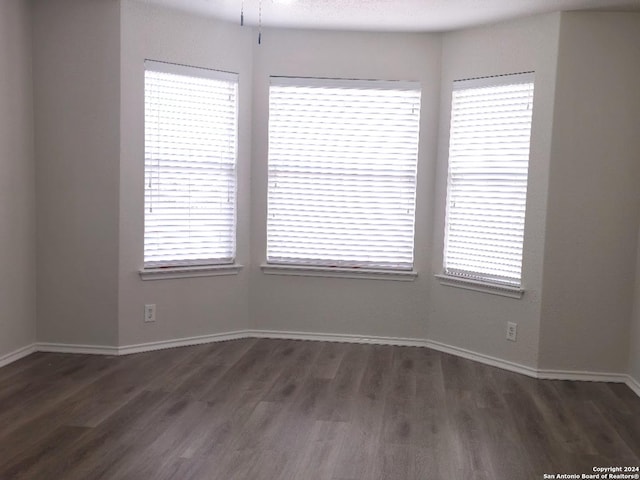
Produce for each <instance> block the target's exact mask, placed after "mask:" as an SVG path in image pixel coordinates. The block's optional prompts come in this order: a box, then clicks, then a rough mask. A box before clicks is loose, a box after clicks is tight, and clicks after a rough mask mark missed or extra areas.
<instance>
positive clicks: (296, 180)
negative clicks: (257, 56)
mask: <svg viewBox="0 0 640 480" xmlns="http://www.w3.org/2000/svg"><path fill="white" fill-rule="evenodd" d="M419 123H420V85H419V84H418V83H407V82H386V81H361V80H328V79H303V78H281V77H273V78H272V79H271V88H270V92H269V167H268V170H269V187H268V189H269V192H268V221H267V261H268V262H269V263H281V264H296V265H316V266H343V267H344V266H347V267H372V268H386V269H411V268H412V266H413V238H414V218H415V189H416V166H417V157H418V133H419Z"/></svg>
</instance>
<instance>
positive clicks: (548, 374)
mask: <svg viewBox="0 0 640 480" xmlns="http://www.w3.org/2000/svg"><path fill="white" fill-rule="evenodd" d="M242 338H273V339H283V340H311V341H324V342H345V343H362V344H370V345H397V346H405V347H427V348H431V349H433V350H437V351H440V352H443V353H448V354H451V355H456V356H458V357H461V358H465V359H467V360H472V361H475V362H479V363H483V364H485V365H489V366H492V367H497V368H501V369H503V370H508V371H510V372H515V373H519V374H522V375H527V376H529V377H533V378H538V379H541V380H572V381H590V382H612V383H625V384H626V385H627V386H628V387H629V388H630V389H631V390H632V391H633V392H634V393H636V394H637V395H638V396H640V382H638V381H637V380H635V379H634V378H632V377H631V376H630V375H627V374H623V373H607V372H580V371H570V370H548V369H536V368H533V367H529V366H527V365H522V364H519V363H516V362H511V361H509V360H503V359H500V358H497V357H492V356H490V355H485V354H483V353H478V352H474V351H472V350H467V349H465V348H460V347H454V346H452V345H447V344H445V343H441V342H436V341H432V340H427V339H418V338H404V337H381V336H371V335H354V334H330V333H312V332H295V331H285V330H251V329H250V330H237V331H234V332H226V333H215V334H211V335H200V336H196V337H187V338H179V339H175V340H161V341H156V342H148V343H139V344H135V345H125V346H122V347H113V346H102V345H75V344H62V343H35V344H32V345H27V346H25V347H22V348H20V349H18V350H16V351H14V352H11V353H8V354H6V355H3V356H1V357H0V367H3V366H5V365H8V364H9V363H12V362H15V361H16V360H19V359H20V358H23V357H26V356H27V355H30V354H31V353H34V352H55V353H81V354H92V355H130V354H134V353H142V352H150V351H154V350H162V349H166V348H176V347H185V346H189V345H201V344H205V343H214V342H224V341H228V340H238V339H242Z"/></svg>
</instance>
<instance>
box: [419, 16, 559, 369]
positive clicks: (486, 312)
mask: <svg viewBox="0 0 640 480" xmlns="http://www.w3.org/2000/svg"><path fill="white" fill-rule="evenodd" d="M558 30H559V14H553V15H546V16H537V17H533V18H529V19H523V20H518V21H512V22H506V23H500V24H496V25H490V26H487V27H482V28H476V29H470V30H465V31H460V32H452V33H448V34H445V35H444V39H443V49H442V95H441V103H440V112H441V115H440V126H441V127H440V128H441V129H440V135H439V138H438V145H439V151H438V171H437V174H436V184H437V189H436V196H435V202H434V204H435V207H436V214H435V235H434V240H433V242H432V244H433V250H432V255H431V267H432V271H433V272H437V273H439V272H441V271H442V252H443V243H444V218H445V210H446V205H445V204H446V184H447V162H448V155H449V123H450V116H451V90H452V83H453V81H454V80H461V79H466V78H475V77H483V76H491V75H501V74H509V73H519V72H528V71H534V72H535V91H534V98H535V101H534V110H533V124H532V132H531V154H530V160H529V182H528V187H527V211H526V221H525V238H524V252H523V269H522V284H523V287H524V289H525V294H524V296H523V298H522V299H513V298H507V297H500V296H495V295H489V294H487V293H478V292H474V291H470V290H463V289H459V288H452V287H447V286H442V285H440V283H439V282H438V281H437V280H436V279H434V278H433V277H431V278H430V280H431V283H432V294H431V303H430V305H429V332H428V334H429V338H430V339H431V340H434V341H437V342H442V343H444V344H447V345H454V346H457V347H460V348H465V349H468V350H471V351H474V352H478V353H482V354H485V355H490V356H495V357H498V358H501V359H504V360H508V361H512V362H516V363H519V364H523V365H528V366H532V367H535V366H536V364H537V361H538V359H537V353H538V331H539V319H540V292H541V290H542V257H543V252H544V224H545V214H546V209H547V203H546V192H547V180H548V171H549V156H550V145H551V131H552V115H553V101H554V86H555V75H556V51H557V45H558ZM508 321H512V322H516V323H517V324H518V341H517V342H515V343H514V342H510V341H507V340H506V338H505V334H506V326H507V322H508Z"/></svg>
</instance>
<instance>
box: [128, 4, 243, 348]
mask: <svg viewBox="0 0 640 480" xmlns="http://www.w3.org/2000/svg"><path fill="white" fill-rule="evenodd" d="M251 34H252V30H251V29H250V28H241V27H239V26H237V25H233V24H230V23H221V22H218V21H215V20H212V19H206V18H203V17H197V16H190V15H187V14H183V13H180V12H177V11H172V10H167V9H159V8H153V7H150V6H148V5H145V4H142V3H134V2H128V1H124V2H123V4H122V48H121V51H120V54H121V66H122V72H121V77H120V82H121V88H122V97H121V101H120V115H121V123H120V135H121V144H120V210H119V217H120V238H119V241H120V257H119V292H120V295H119V297H120V303H119V343H120V345H131V344H137V343H143V342H151V341H160V340H169V339H177V338H185V337H192V336H199V335H207V334H213V333H219V332H229V331H235V330H242V329H246V328H247V327H248V323H249V320H248V311H249V306H248V303H249V302H248V288H249V280H248V279H249V272H248V268H245V269H244V270H242V271H241V272H240V274H238V275H231V276H218V277H205V278H188V279H176V280H157V281H144V282H143V281H141V280H140V277H139V275H138V270H139V269H140V268H142V265H143V253H144V252H143V240H144V209H143V204H144V60H145V59H152V60H159V61H165V62H173V63H178V64H184V65H192V66H196V67H204V68H211V69H216V70H223V71H229V72H235V73H239V82H240V85H239V98H240V107H239V141H238V147H239V148H238V222H239V223H238V237H237V238H238V243H237V252H238V253H237V260H238V263H240V264H244V265H249V262H250V258H249V234H250V228H249V208H250V205H249V198H250V155H251V102H252V80H251V79H252V46H253V44H252V38H251ZM116 213H117V212H116ZM147 303H149V304H156V305H157V312H156V316H157V321H156V322H155V323H147V324H145V323H144V322H143V308H144V305H145V304H147Z"/></svg>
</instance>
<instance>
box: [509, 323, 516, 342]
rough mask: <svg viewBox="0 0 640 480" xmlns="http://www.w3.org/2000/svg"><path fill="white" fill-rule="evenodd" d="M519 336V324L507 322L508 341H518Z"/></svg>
mask: <svg viewBox="0 0 640 480" xmlns="http://www.w3.org/2000/svg"><path fill="white" fill-rule="evenodd" d="M517 336H518V324H517V323H513V322H507V340H511V341H512V342H515V341H516V338H517Z"/></svg>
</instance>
